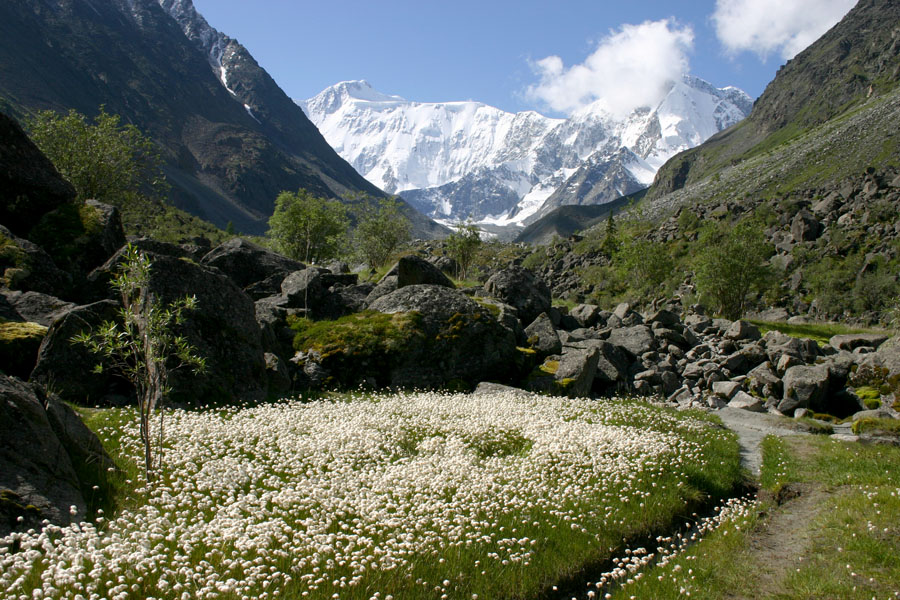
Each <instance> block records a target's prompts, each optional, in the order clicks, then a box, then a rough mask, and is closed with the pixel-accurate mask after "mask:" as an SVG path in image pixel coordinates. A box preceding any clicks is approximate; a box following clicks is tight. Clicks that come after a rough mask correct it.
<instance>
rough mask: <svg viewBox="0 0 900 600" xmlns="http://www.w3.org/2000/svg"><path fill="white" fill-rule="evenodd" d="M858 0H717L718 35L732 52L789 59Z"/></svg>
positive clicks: (818, 36) (826, 29) (839, 18)
mask: <svg viewBox="0 0 900 600" xmlns="http://www.w3.org/2000/svg"><path fill="white" fill-rule="evenodd" d="M854 4H856V0H716V11H715V13H713V16H712V20H713V23H714V24H715V26H716V35H718V37H719V40H720V41H721V42H722V44H723V45H724V46H725V47H726V48H727V49H728V50H729V51H731V52H740V51H742V50H750V51H752V52H755V53H756V54H758V55H759V56H760V58H762V59H763V60H765V59H766V58H767V57H768V55H770V54H772V53H773V52H778V53H779V54H780V55H781V57H782V58H784V59H786V60H787V59H790V58H793V57H794V56H796V55H797V54H798V53H799V52H800V51H801V50H803V49H805V48H806V47H807V46H809V45H810V44H812V43H813V42H814V41H816V40H817V39H819V38H820V37H821V36H822V34H824V33H825V32H826V31H828V30H829V29H830V28H831V27H832V26H833V25H834V24H835V23H837V22H838V21H840V20H841V17H843V16H844V15H845V14H847V12H848V11H849V10H850V9H851V8H853V5H854Z"/></svg>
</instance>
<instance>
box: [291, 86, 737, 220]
mask: <svg viewBox="0 0 900 600" xmlns="http://www.w3.org/2000/svg"><path fill="white" fill-rule="evenodd" d="M297 103H298V104H299V105H300V106H301V107H302V108H303V110H304V111H305V112H306V114H307V116H308V117H309V118H310V120H311V121H312V122H313V123H314V124H315V125H316V126H317V127H318V128H319V131H321V132H322V134H323V135H324V137H325V139H326V140H328V143H329V144H331V145H332V147H333V148H334V149H335V150H336V151H337V152H338V154H340V155H341V156H342V157H343V158H344V159H346V160H347V161H348V162H350V164H352V165H353V166H354V167H355V168H356V170H357V171H359V173H360V174H362V175H363V176H364V177H365V178H366V179H368V180H369V181H371V182H372V183H374V184H375V185H377V186H379V187H381V188H382V189H384V190H385V191H387V192H390V193H399V194H400V195H401V196H402V197H403V198H404V199H406V200H408V201H409V202H410V203H412V204H413V205H415V206H416V207H417V208H418V209H419V210H421V211H423V212H425V213H426V214H428V215H429V216H432V217H433V218H436V219H440V220H444V221H457V220H462V219H466V218H468V217H470V216H471V217H473V218H474V219H475V220H476V221H480V222H485V223H493V224H497V225H509V224H522V223H527V222H529V220H533V219H536V218H538V216H539V215H541V214H543V213H544V212H546V207H545V206H544V205H545V204H547V203H548V202H549V203H550V204H556V205H559V203H562V204H573V203H578V204H581V203H591V204H601V203H603V202H608V201H610V200H613V199H615V198H616V197H617V196H618V195H623V194H629V193H632V192H634V191H637V190H638V189H640V188H642V187H646V186H647V185H649V184H650V183H651V182H652V180H653V176H654V175H655V174H656V171H657V170H658V169H659V167H660V166H662V164H663V163H664V162H665V161H666V160H668V159H669V158H671V157H672V156H673V155H675V154H676V153H678V152H681V151H682V150H686V149H688V148H691V147H694V146H696V145H698V144H700V143H702V142H703V141H705V140H706V139H707V138H709V137H710V136H712V135H713V134H715V133H716V132H718V131H720V130H722V129H724V128H726V127H728V126H730V125H733V124H734V123H737V122H738V121H739V120H741V119H743V118H744V117H745V116H746V115H747V114H749V111H750V108H751V106H752V102H751V100H750V98H749V97H748V96H747V95H746V94H745V93H744V92H742V91H740V90H738V89H736V88H733V87H729V88H722V89H719V88H716V87H714V86H713V85H711V84H710V83H708V82H706V81H703V80H702V79H699V78H697V77H692V76H685V77H684V78H682V79H681V80H679V81H674V82H672V83H671V85H670V88H669V91H668V93H667V94H666V95H665V97H664V98H663V100H662V101H661V102H660V103H659V105H657V106H655V107H644V108H640V109H637V110H635V111H634V112H632V113H631V114H630V115H627V116H626V117H624V118H616V117H614V116H613V115H612V114H611V113H610V112H608V111H607V110H605V108H604V106H605V105H604V103H603V101H602V100H600V101H598V102H595V103H594V104H592V105H590V106H588V107H585V108H583V109H581V110H580V111H578V112H576V113H574V114H573V115H572V116H571V117H569V118H568V119H553V118H549V117H545V116H543V115H540V114H539V113H537V112H534V111H526V112H521V113H509V112H505V111H503V110H500V109H498V108H495V107H492V106H488V105H486V104H482V103H480V102H444V103H425V102H410V101H407V100H404V99H403V98H401V97H400V96H391V95H387V94H384V93H381V92H379V91H377V90H375V89H374V88H373V87H372V86H371V85H370V84H369V83H368V82H366V81H345V82H341V83H338V84H336V85H334V86H331V87H329V88H327V89H325V90H323V91H322V92H321V93H319V94H318V95H316V96H315V97H313V98H310V99H309V100H306V101H298V102H297ZM572 178H575V179H572ZM570 179H571V181H570ZM576 180H577V181H576ZM600 181H603V182H605V184H604V185H605V188H603V189H604V190H605V191H604V192H603V193H598V192H597V191H596V190H595V191H591V186H590V185H586V184H585V182H600ZM567 183H568V185H567ZM594 187H597V186H594ZM565 190H570V191H571V193H568V192H565Z"/></svg>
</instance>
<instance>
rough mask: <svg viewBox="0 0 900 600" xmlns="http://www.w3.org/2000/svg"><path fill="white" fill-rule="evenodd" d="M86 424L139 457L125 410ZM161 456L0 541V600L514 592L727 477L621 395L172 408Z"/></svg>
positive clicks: (664, 421) (731, 473)
mask: <svg viewBox="0 0 900 600" xmlns="http://www.w3.org/2000/svg"><path fill="white" fill-rule="evenodd" d="M88 420H89V422H90V424H91V425H92V426H93V427H95V428H96V430H97V431H98V432H99V434H100V436H101V438H102V439H103V441H104V443H106V444H107V445H108V447H109V448H110V449H111V450H113V451H114V452H115V453H117V454H118V455H119V456H120V457H123V460H126V461H127V459H128V457H131V458H132V459H138V458H139V456H140V451H141V448H140V444H139V442H138V439H137V428H136V425H137V424H136V421H135V420H134V419H133V414H132V412H131V411H128V410H124V411H123V410H105V411H96V412H91V413H89V414H88ZM166 445H167V450H166V454H165V461H166V467H167V471H166V473H165V474H164V476H163V478H162V481H161V482H160V483H159V484H157V485H155V486H153V487H152V488H141V487H138V488H136V489H132V490H127V494H128V496H129V497H130V498H131V499H132V502H133V503H129V502H123V503H121V506H122V509H121V510H120V512H119V513H118V514H117V515H108V516H109V517H110V519H109V521H107V520H106V519H105V518H104V517H103V515H99V517H100V520H99V521H97V520H96V518H97V517H98V516H97V515H89V517H90V521H86V522H83V523H81V524H80V525H76V526H73V527H71V528H66V529H60V528H54V527H48V528H47V529H45V530H44V532H34V533H32V534H25V535H16V536H15V537H10V538H7V539H6V540H0V547H5V549H4V550H2V551H0V596H3V597H11V598H18V597H27V598H33V597H35V596H34V595H33V594H34V590H35V589H37V588H40V590H41V595H42V596H43V597H72V598H75V597H77V595H78V594H81V595H82V597H84V598H90V597H92V595H93V596H94V597H104V598H121V599H123V600H124V598H135V597H140V598H185V599H186V598H224V599H231V598H235V599H243V598H276V597H278V598H330V599H335V598H347V599H355V598H364V599H370V598H374V597H377V598H382V599H384V598H390V597H392V596H393V597H395V598H397V599H398V600H399V599H400V598H437V599H442V598H466V599H471V598H474V597H475V596H477V597H479V598H492V599H498V598H528V597H533V596H536V595H537V594H539V593H540V592H541V591H542V590H545V589H547V588H548V587H549V586H550V585H552V584H553V583H554V582H555V581H557V580H558V579H560V578H562V577H565V576H567V575H569V574H571V573H574V572H576V571H577V570H578V569H580V568H581V566H582V565H584V564H590V563H597V562H602V561H604V560H607V559H609V558H610V557H611V556H614V555H615V552H616V551H620V550H621V549H622V548H623V545H624V544H625V543H626V540H629V539H634V538H636V537H640V536H644V535H647V534H649V533H651V532H654V531H660V530H665V529H666V528H667V527H669V525H670V523H671V522H672V520H673V518H674V517H675V516H676V515H679V514H682V515H683V514H689V513H690V511H692V510H694V509H696V508H697V507H698V506H699V505H700V504H702V503H705V502H706V501H707V500H709V499H710V498H714V497H724V496H726V495H728V494H729V493H730V492H731V490H732V488H733V487H734V486H735V484H736V483H737V482H738V481H739V479H740V477H741V471H740V467H739V458H738V452H737V445H736V442H735V437H734V435H733V434H732V433H730V432H728V431H726V430H723V429H722V428H721V427H719V426H717V424H716V423H715V422H714V420H710V418H709V417H708V416H706V415H702V414H701V413H677V412H675V411H670V410H665V409H660V408H657V407H653V406H651V405H649V404H644V403H640V402H635V401H620V400H609V401H600V402H598V401H587V400H570V399H564V398H548V397H540V396H530V397H520V396H516V395H503V394H501V395H496V396H493V397H490V398H485V397H479V396H467V395H440V394H410V395H396V396H384V397H373V396H367V397H357V398H352V399H351V400H350V401H342V402H312V403H301V402H284V403H280V404H275V405H264V406H258V407H249V408H243V409H238V408H235V409H225V410H218V411H195V412H188V411H177V410H176V411H172V412H171V413H170V414H169V415H168V416H167V420H166ZM135 464H139V460H135ZM132 481H134V479H133V478H132ZM13 544H15V545H16V546H17V548H18V551H17V552H11V551H10V548H11V547H12V545H13Z"/></svg>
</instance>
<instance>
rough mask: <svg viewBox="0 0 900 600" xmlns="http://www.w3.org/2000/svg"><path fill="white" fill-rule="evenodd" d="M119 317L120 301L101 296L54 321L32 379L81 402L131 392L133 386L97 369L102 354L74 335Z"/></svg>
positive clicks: (89, 403)
mask: <svg viewBox="0 0 900 600" xmlns="http://www.w3.org/2000/svg"><path fill="white" fill-rule="evenodd" d="M118 320H119V304H118V303H116V302H114V301H112V300H101V301H99V302H94V303H92V304H87V305H84V306H77V307H75V308H73V309H71V310H70V311H68V312H67V313H66V314H65V315H64V316H63V317H62V318H61V319H58V320H57V321H55V322H54V323H53V324H52V325H51V326H50V329H49V330H48V331H47V334H46V335H45V336H44V340H43V341H42V342H41V346H40V349H39V350H38V355H37V362H36V365H35V366H34V370H33V371H32V372H31V378H30V379H31V381H34V382H37V383H40V384H42V385H45V386H50V387H52V388H53V389H54V390H55V391H56V392H57V393H58V394H59V396H60V397H61V398H62V399H63V400H68V401H69V402H75V403H77V404H82V405H93V404H106V403H107V401H106V398H107V397H109V396H126V397H129V396H132V390H131V388H130V386H129V385H128V384H127V383H126V382H125V381H124V380H122V379H120V378H118V377H114V376H113V375H111V374H110V373H108V372H104V373H95V372H94V367H95V366H96V365H98V364H99V363H100V360H99V358H98V357H97V356H96V355H95V354H92V353H91V352H89V351H88V349H87V348H86V347H85V346H82V345H80V344H73V343H72V341H71V340H72V337H73V336H75V335H77V334H79V333H82V332H84V331H88V330H90V329H93V328H96V327H99V326H100V325H101V324H102V323H103V322H104V321H118Z"/></svg>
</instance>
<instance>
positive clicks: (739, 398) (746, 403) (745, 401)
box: [728, 391, 766, 412]
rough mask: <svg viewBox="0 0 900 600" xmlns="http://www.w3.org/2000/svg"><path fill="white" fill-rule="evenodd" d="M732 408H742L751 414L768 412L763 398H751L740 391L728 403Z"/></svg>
mask: <svg viewBox="0 0 900 600" xmlns="http://www.w3.org/2000/svg"><path fill="white" fill-rule="evenodd" d="M728 406H729V407H730V408H740V409H741V410H748V411H751V412H765V411H766V402H765V400H763V399H762V398H757V397H755V396H751V395H750V394H748V393H747V392H744V391H739V392H737V393H736V394H735V395H734V396H733V397H732V398H731V401H730V402H729V403H728Z"/></svg>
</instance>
